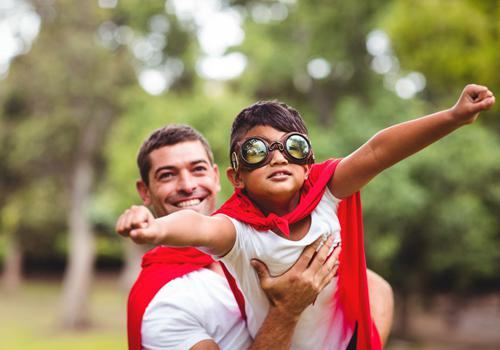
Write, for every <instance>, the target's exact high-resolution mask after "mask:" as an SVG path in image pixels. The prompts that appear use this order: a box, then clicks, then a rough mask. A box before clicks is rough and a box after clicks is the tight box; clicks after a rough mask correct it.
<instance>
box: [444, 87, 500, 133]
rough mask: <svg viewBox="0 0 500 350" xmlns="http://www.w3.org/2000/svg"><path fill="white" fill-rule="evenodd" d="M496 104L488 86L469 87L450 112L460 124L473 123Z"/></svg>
mask: <svg viewBox="0 0 500 350" xmlns="http://www.w3.org/2000/svg"><path fill="white" fill-rule="evenodd" d="M494 104H495V96H494V95H493V93H492V92H491V91H490V90H488V88H487V87H486V86H481V85H475V84H470V85H467V86H466V87H465V88H464V90H463V91H462V94H461V95H460V98H459V99H458V101H457V103H456V104H455V105H454V106H453V107H452V108H451V109H450V112H451V114H452V116H453V118H455V120H456V121H458V122H459V123H460V124H470V123H473V122H474V121H475V120H476V119H477V117H478V116H479V113H480V112H482V111H484V110H487V109H490V108H491V106H493V105H494Z"/></svg>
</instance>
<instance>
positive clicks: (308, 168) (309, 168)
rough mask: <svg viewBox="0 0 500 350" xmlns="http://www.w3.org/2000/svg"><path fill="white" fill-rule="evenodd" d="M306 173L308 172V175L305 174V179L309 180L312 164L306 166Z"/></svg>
mask: <svg viewBox="0 0 500 350" xmlns="http://www.w3.org/2000/svg"><path fill="white" fill-rule="evenodd" d="M305 171H306V174H305V176H304V177H305V179H306V180H307V179H308V178H309V174H310V173H311V164H306V165H305Z"/></svg>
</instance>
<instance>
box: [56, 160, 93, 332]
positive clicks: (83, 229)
mask: <svg viewBox="0 0 500 350" xmlns="http://www.w3.org/2000/svg"><path fill="white" fill-rule="evenodd" d="M92 182H93V169H92V164H91V159H90V157H88V156H86V155H82V154H80V155H79V157H78V159H77V163H76V167H75V172H74V177H73V185H72V191H71V203H70V210H69V215H68V227H69V244H68V254H69V256H68V265H67V267H66V271H65V276H64V282H63V297H62V314H61V321H62V326H63V327H64V328H71V329H75V328H81V327H83V326H86V325H87V324H88V322H89V318H88V310H87V299H88V294H89V291H90V284H91V281H92V273H93V265H94V256H95V243H94V237H93V235H92V228H91V223H90V218H89V199H90V191H91V187H92Z"/></svg>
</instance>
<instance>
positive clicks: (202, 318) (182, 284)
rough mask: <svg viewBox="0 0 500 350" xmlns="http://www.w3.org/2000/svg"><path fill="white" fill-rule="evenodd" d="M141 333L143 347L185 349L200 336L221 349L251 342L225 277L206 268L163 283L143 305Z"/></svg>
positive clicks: (166, 349)
mask: <svg viewBox="0 0 500 350" xmlns="http://www.w3.org/2000/svg"><path fill="white" fill-rule="evenodd" d="M141 333H142V347H143V349H147V350H159V349H162V350H173V349H179V350H181V349H182V350H186V349H189V348H191V347H192V346H194V345H195V344H197V343H198V342H200V341H202V340H213V341H214V342H215V343H217V344H218V345H219V348H220V349H221V350H226V349H227V350H229V349H247V348H248V347H249V346H250V345H251V343H252V339H251V337H250V334H249V332H248V331H247V328H246V324H245V322H244V321H243V320H242V319H241V314H240V310H239V308H238V305H237V304H236V301H235V299H234V296H233V293H232V292H231V290H230V289H229V285H228V283H227V281H226V279H225V277H223V276H220V275H219V274H217V273H215V272H213V271H211V270H208V269H199V270H197V271H193V272H191V273H189V274H187V275H184V276H182V277H179V278H176V279H174V280H172V281H170V282H169V283H167V284H166V285H165V286H163V287H162V288H161V289H160V290H159V291H158V293H156V295H155V297H154V298H153V299H152V300H151V302H150V303H149V305H148V307H147V308H146V311H145V313H144V316H143V320H142V330H141Z"/></svg>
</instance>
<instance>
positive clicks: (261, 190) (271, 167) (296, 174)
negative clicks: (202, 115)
mask: <svg viewBox="0 0 500 350" xmlns="http://www.w3.org/2000/svg"><path fill="white" fill-rule="evenodd" d="M285 134H286V132H283V131H280V130H277V129H275V128H273V127H271V126H268V125H259V126H255V127H253V128H252V129H250V130H249V131H248V132H247V133H246V134H245V135H244V137H243V138H249V137H261V138H263V139H265V140H266V141H268V142H269V143H272V142H274V141H277V140H280V139H281V138H282V137H283V135H285ZM271 152H272V154H271V161H270V162H269V164H266V165H264V166H262V167H260V168H257V169H254V170H245V169H241V170H240V171H239V172H238V175H237V176H238V177H239V179H240V180H241V181H240V183H239V187H240V188H242V189H244V190H245V192H246V193H247V195H248V196H249V197H250V198H251V199H252V200H253V201H254V202H255V203H256V204H257V205H258V206H259V208H260V209H261V210H262V211H263V212H265V213H266V212H267V213H269V212H273V213H276V214H278V215H284V214H286V213H288V212H289V211H291V210H293V209H294V208H295V207H296V206H297V204H298V201H299V198H300V189H301V187H302V185H303V183H304V180H305V178H306V173H307V171H308V169H309V166H308V165H299V164H294V163H290V162H289V161H288V160H287V158H286V157H285V156H284V155H283V153H282V152H281V151H280V150H278V149H275V150H273V151H271Z"/></svg>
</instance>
